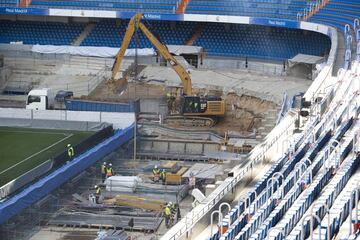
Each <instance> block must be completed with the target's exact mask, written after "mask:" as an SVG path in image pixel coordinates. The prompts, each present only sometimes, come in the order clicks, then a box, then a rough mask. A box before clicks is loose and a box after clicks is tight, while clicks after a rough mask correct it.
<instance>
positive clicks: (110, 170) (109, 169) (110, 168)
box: [106, 163, 114, 178]
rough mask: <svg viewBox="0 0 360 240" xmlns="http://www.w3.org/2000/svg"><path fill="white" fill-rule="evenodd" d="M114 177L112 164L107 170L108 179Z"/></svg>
mask: <svg viewBox="0 0 360 240" xmlns="http://www.w3.org/2000/svg"><path fill="white" fill-rule="evenodd" d="M111 176H114V170H113V168H112V164H111V163H109V166H108V167H107V168H106V178H109V177H111Z"/></svg>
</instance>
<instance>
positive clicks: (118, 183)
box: [105, 176, 142, 192]
mask: <svg viewBox="0 0 360 240" xmlns="http://www.w3.org/2000/svg"><path fill="white" fill-rule="evenodd" d="M140 182H142V180H141V178H139V177H134V176H112V177H109V178H107V179H106V180H105V185H106V191H115V192H134V191H135V189H136V187H137V185H138V184H139V183H140Z"/></svg>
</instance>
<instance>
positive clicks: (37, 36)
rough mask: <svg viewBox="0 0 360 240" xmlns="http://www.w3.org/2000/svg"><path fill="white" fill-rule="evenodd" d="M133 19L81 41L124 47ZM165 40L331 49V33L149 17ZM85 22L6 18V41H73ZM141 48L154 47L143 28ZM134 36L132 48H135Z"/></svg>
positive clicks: (250, 52) (267, 54)
mask: <svg viewBox="0 0 360 240" xmlns="http://www.w3.org/2000/svg"><path fill="white" fill-rule="evenodd" d="M127 23H128V21H125V20H120V21H119V20H103V21H100V22H98V23H97V24H96V26H95V28H94V29H93V30H92V31H91V32H90V34H89V35H88V36H87V37H86V38H85V39H84V41H83V42H82V43H81V46H107V47H116V48H119V47H120V46H121V42H122V39H123V36H124V34H125V31H126V26H127ZM145 23H146V25H147V26H148V28H149V29H150V31H152V32H153V33H154V34H155V35H156V36H157V37H158V38H159V39H160V40H162V41H163V42H164V43H165V44H171V45H183V44H184V43H185V42H186V41H187V40H189V39H190V38H191V36H192V35H193V34H194V32H196V31H197V30H199V29H202V31H201V34H200V36H199V38H197V39H196V40H195V42H194V43H193V45H195V46H201V47H204V49H205V50H206V51H207V52H208V54H209V55H212V56H227V57H252V58H261V59H272V60H285V59H289V58H292V57H294V56H295V55H296V54H298V53H303V54H311V55H318V56H322V55H324V54H326V52H327V51H328V50H329V49H330V40H329V38H327V37H325V36H323V35H321V34H318V33H315V32H304V31H302V30H294V29H282V28H267V27H263V26H248V25H231V24H219V23H208V24H201V23H199V24H198V23H192V22H165V21H149V22H145ZM84 26H85V25H84V24H74V23H71V24H65V23H39V22H10V21H2V22H0V31H1V32H0V42H2V43H9V42H13V41H23V42H24V44H42V45H44V44H51V45H70V44H72V42H73V41H74V40H75V39H76V38H77V37H78V36H79V34H80V33H81V31H82V29H83V28H84ZM138 33H139V38H138V39H139V41H138V45H137V47H138V48H151V47H153V46H152V44H151V43H150V41H149V40H148V39H147V38H146V37H145V36H144V34H143V33H142V32H141V31H139V32H138ZM134 39H135V38H132V40H131V42H130V45H129V48H135V47H136V44H135V41H134Z"/></svg>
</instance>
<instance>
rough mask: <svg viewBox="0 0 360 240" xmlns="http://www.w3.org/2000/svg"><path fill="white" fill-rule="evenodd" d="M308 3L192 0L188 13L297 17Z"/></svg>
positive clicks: (270, 0)
mask: <svg viewBox="0 0 360 240" xmlns="http://www.w3.org/2000/svg"><path fill="white" fill-rule="evenodd" d="M306 3H307V2H306V1H299V0H297V1H293V0H280V1H273V0H246V1H234V0H224V1H211V0H191V1H190V2H189V5H188V6H187V9H186V13H197V14H217V15H241V16H253V17H271V18H285V19H296V14H297V13H298V12H299V11H302V9H304V8H305V7H306Z"/></svg>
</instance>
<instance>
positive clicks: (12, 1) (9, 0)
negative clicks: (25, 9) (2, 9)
mask: <svg viewBox="0 0 360 240" xmlns="http://www.w3.org/2000/svg"><path fill="white" fill-rule="evenodd" d="M17 4H18V1H17V0H1V1H0V5H6V6H14V7H15V6H17Z"/></svg>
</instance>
